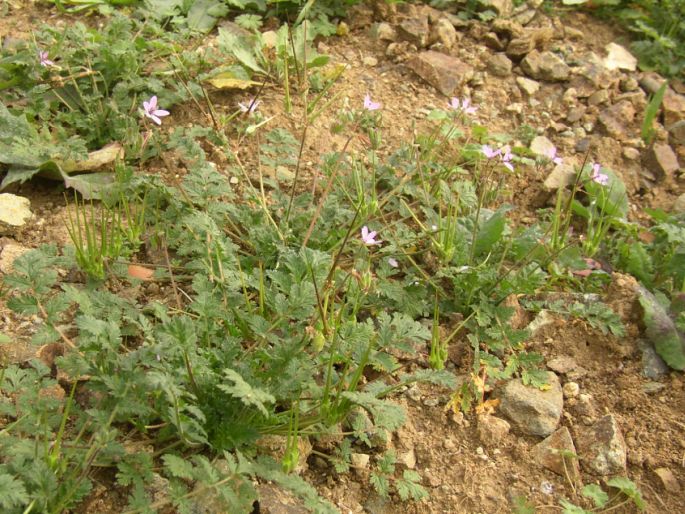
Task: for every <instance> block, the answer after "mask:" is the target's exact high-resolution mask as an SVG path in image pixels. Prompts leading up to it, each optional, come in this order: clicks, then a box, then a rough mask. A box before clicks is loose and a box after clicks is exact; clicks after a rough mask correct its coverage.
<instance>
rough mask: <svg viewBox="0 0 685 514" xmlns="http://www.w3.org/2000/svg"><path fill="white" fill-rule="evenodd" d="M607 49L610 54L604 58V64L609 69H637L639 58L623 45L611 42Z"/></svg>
mask: <svg viewBox="0 0 685 514" xmlns="http://www.w3.org/2000/svg"><path fill="white" fill-rule="evenodd" d="M606 51H607V54H608V55H607V56H606V58H605V59H604V66H605V68H606V69H607V70H626V71H635V70H636V69H637V59H636V58H635V56H633V54H631V53H630V52H629V51H628V50H626V49H625V48H624V47H622V46H621V45H617V44H616V43H609V44H608V45H607V46H606Z"/></svg>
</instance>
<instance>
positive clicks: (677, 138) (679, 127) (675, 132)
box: [668, 120, 685, 145]
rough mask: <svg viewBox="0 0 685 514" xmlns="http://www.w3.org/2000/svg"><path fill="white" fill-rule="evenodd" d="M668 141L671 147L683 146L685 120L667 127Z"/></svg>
mask: <svg viewBox="0 0 685 514" xmlns="http://www.w3.org/2000/svg"><path fill="white" fill-rule="evenodd" d="M668 141H669V143H671V144H672V145H685V120H683V121H679V122H677V123H674V124H673V125H671V126H670V127H668Z"/></svg>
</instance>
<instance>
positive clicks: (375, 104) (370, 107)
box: [364, 93, 381, 111]
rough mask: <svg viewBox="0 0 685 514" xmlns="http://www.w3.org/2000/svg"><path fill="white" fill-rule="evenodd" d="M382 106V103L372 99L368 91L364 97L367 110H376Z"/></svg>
mask: <svg viewBox="0 0 685 514" xmlns="http://www.w3.org/2000/svg"><path fill="white" fill-rule="evenodd" d="M380 108H381V104H380V103H378V102H374V101H372V100H371V94H369V93H366V96H365V97H364V109H366V110H367V111H376V110H378V109H380Z"/></svg>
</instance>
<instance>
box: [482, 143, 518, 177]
mask: <svg viewBox="0 0 685 514" xmlns="http://www.w3.org/2000/svg"><path fill="white" fill-rule="evenodd" d="M481 152H483V155H485V157H487V158H488V159H494V158H495V157H497V156H499V158H500V161H501V163H502V164H503V165H504V167H505V168H507V169H508V170H510V171H514V165H513V164H512V163H511V161H512V159H513V158H514V155H513V154H512V153H511V147H510V146H509V145H506V146H503V147H502V148H498V149H497V150H495V149H494V148H492V147H490V146H489V145H483V146H482V147H481Z"/></svg>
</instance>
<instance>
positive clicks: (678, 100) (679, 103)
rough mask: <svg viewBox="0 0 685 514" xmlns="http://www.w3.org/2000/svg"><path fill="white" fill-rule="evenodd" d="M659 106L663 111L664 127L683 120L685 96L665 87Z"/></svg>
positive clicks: (684, 118) (684, 116) (684, 117)
mask: <svg viewBox="0 0 685 514" xmlns="http://www.w3.org/2000/svg"><path fill="white" fill-rule="evenodd" d="M661 108H662V109H663V111H664V125H665V126H666V127H669V126H671V125H673V124H674V123H677V122H679V121H683V120H685V96H683V95H679V94H678V93H674V92H673V91H672V90H671V89H667V90H666V93H664V99H663V102H662V103H661Z"/></svg>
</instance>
